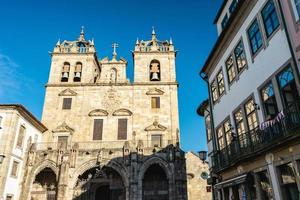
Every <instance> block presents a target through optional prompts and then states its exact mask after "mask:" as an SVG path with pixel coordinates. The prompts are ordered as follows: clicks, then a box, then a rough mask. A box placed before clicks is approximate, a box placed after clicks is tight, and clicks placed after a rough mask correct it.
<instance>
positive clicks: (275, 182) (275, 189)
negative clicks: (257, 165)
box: [265, 153, 282, 200]
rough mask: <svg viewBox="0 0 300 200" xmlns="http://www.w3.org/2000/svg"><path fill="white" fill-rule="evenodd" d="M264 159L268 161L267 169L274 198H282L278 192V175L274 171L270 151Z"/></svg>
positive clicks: (278, 199) (277, 199) (280, 199)
mask: <svg viewBox="0 0 300 200" xmlns="http://www.w3.org/2000/svg"><path fill="white" fill-rule="evenodd" d="M265 160H266V162H267V163H268V170H269V173H270V178H271V184H272V188H273V194H274V198H275V199H276V200H282V198H281V193H280V186H279V183H278V175H277V173H276V168H275V166H274V163H273V161H274V155H273V154H271V153H269V154H267V155H266V157H265Z"/></svg>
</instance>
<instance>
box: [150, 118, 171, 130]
mask: <svg viewBox="0 0 300 200" xmlns="http://www.w3.org/2000/svg"><path fill="white" fill-rule="evenodd" d="M165 130H167V127H165V126H163V125H161V124H159V123H158V122H157V121H156V120H155V121H154V122H153V124H151V125H150V126H148V127H146V128H145V131H165Z"/></svg>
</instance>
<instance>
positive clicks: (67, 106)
mask: <svg viewBox="0 0 300 200" xmlns="http://www.w3.org/2000/svg"><path fill="white" fill-rule="evenodd" d="M71 105H72V98H64V99H63V109H71Z"/></svg>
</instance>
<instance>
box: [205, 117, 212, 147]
mask: <svg viewBox="0 0 300 200" xmlns="http://www.w3.org/2000/svg"><path fill="white" fill-rule="evenodd" d="M210 120H211V119H210V114H207V115H206V116H205V128H206V136H207V141H210V140H211V139H212V138H211V122H210Z"/></svg>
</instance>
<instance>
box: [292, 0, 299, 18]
mask: <svg viewBox="0 0 300 200" xmlns="http://www.w3.org/2000/svg"><path fill="white" fill-rule="evenodd" d="M291 2H292V6H293V10H294V13H295V18H296V21H298V20H299V18H300V0H292V1H291Z"/></svg>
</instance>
